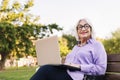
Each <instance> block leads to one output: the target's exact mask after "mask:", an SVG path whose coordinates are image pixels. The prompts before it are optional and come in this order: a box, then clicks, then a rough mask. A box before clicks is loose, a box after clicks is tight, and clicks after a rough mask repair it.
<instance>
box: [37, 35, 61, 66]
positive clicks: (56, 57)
mask: <svg viewBox="0 0 120 80" xmlns="http://www.w3.org/2000/svg"><path fill="white" fill-rule="evenodd" d="M36 53H37V60H38V65H45V64H60V63H61V57H60V50H59V44H58V37H57V36H51V37H47V38H43V39H39V40H37V41H36Z"/></svg>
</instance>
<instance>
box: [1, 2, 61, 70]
mask: <svg viewBox="0 0 120 80" xmlns="http://www.w3.org/2000/svg"><path fill="white" fill-rule="evenodd" d="M9 3H10V0H2V4H1V6H0V30H1V31H0V39H1V40H0V55H1V60H0V69H1V68H2V67H3V65H4V62H5V59H6V58H7V57H8V55H10V54H11V53H12V54H13V55H12V56H13V57H14V56H17V57H22V56H26V55H30V54H31V55H35V46H34V45H33V41H34V40H37V39H38V38H42V37H44V36H49V35H50V34H52V33H53V30H57V31H60V30H62V28H60V27H59V26H58V25H57V24H49V25H47V26H46V25H41V24H37V23H38V20H39V16H34V15H32V14H30V13H29V10H30V8H31V7H32V6H33V0H28V2H26V3H24V4H21V3H20V2H19V1H18V0H16V1H14V2H12V3H11V5H9Z"/></svg>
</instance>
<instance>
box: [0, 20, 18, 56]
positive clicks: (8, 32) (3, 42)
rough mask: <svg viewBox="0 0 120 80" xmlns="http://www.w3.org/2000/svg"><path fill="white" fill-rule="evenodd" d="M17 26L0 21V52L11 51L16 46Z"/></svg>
mask: <svg viewBox="0 0 120 80" xmlns="http://www.w3.org/2000/svg"><path fill="white" fill-rule="evenodd" d="M15 32H16V31H15V28H14V26H13V25H12V24H10V23H5V22H2V23H0V54H1V53H10V52H11V51H12V50H13V49H14V47H15V40H16V36H15Z"/></svg>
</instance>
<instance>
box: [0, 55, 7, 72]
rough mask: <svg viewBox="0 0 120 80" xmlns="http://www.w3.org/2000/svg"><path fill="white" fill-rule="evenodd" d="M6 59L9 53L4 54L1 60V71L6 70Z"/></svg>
mask: <svg viewBox="0 0 120 80" xmlns="http://www.w3.org/2000/svg"><path fill="white" fill-rule="evenodd" d="M6 58H7V53H2V54H1V60H0V70H2V69H4V67H5V60H6Z"/></svg>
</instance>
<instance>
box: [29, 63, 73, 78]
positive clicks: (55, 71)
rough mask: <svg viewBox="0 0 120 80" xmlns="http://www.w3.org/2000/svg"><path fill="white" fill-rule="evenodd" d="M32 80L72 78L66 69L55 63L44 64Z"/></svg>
mask: <svg viewBox="0 0 120 80" xmlns="http://www.w3.org/2000/svg"><path fill="white" fill-rule="evenodd" d="M30 80H72V78H71V77H70V76H69V75H68V74H67V71H66V69H62V68H59V67H57V66H53V65H44V66H42V67H40V68H39V69H38V71H37V72H36V73H35V74H34V75H33V76H32V78H31V79H30Z"/></svg>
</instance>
